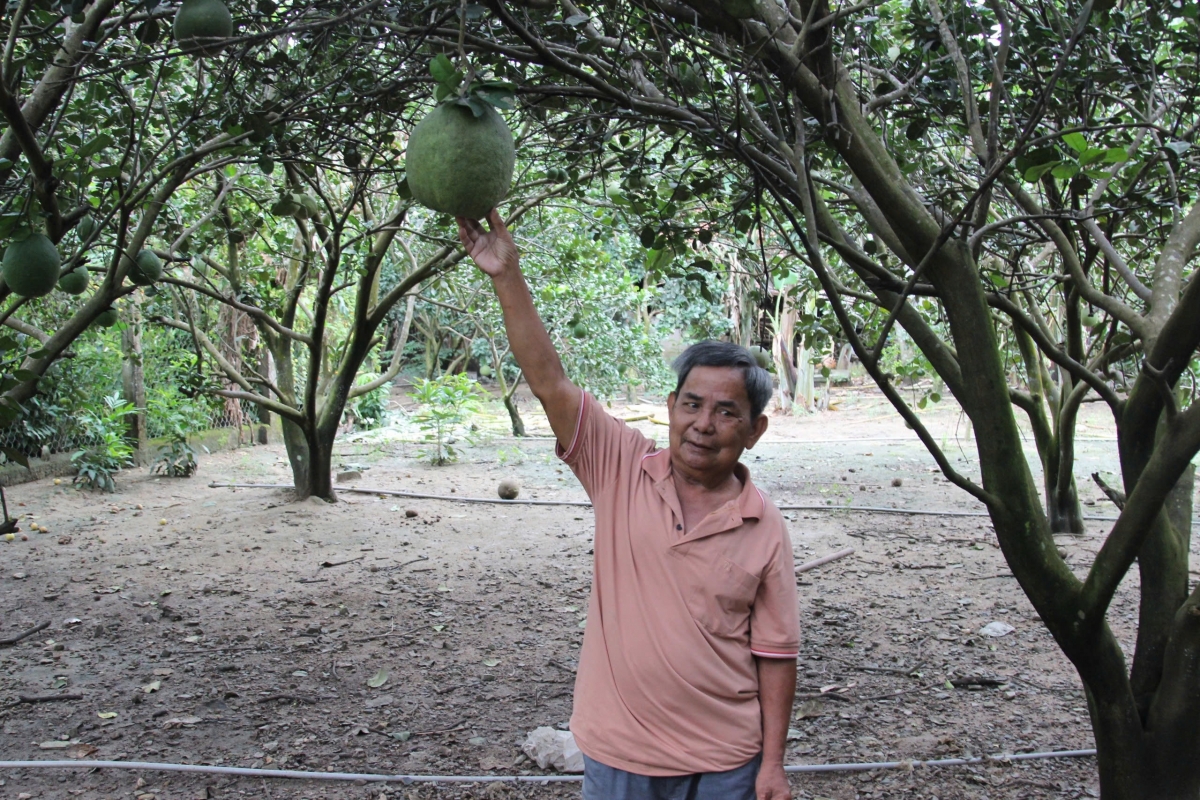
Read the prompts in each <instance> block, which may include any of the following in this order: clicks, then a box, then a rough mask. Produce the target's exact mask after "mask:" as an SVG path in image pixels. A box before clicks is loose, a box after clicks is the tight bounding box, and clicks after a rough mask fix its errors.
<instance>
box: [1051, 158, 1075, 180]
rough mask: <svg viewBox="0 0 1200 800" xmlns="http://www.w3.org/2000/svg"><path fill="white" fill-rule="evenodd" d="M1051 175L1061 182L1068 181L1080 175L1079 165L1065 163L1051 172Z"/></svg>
mask: <svg viewBox="0 0 1200 800" xmlns="http://www.w3.org/2000/svg"><path fill="white" fill-rule="evenodd" d="M1050 173H1051V174H1052V175H1054V177H1056V178H1058V179H1059V180H1067V179H1068V178H1074V177H1075V176H1076V175H1078V174H1079V165H1078V164H1072V163H1071V162H1069V161H1063V162H1061V163H1059V164H1058V165H1057V166H1056V167H1055V168H1054V169H1052V170H1050Z"/></svg>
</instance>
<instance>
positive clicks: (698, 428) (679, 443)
mask: <svg viewBox="0 0 1200 800" xmlns="http://www.w3.org/2000/svg"><path fill="white" fill-rule="evenodd" d="M667 408H668V413H669V419H670V422H671V429H670V430H671V463H672V464H673V465H674V468H675V469H676V470H679V471H680V472H681V473H682V474H683V476H684V477H685V478H688V479H690V480H695V481H699V482H701V483H705V484H708V485H710V486H715V485H717V484H719V483H720V482H721V481H723V480H724V479H725V478H727V477H728V476H729V474H730V473H731V472H733V468H734V465H736V464H737V462H738V459H739V458H741V455H742V451H743V450H746V449H748V448H751V447H753V446H754V444H755V443H756V442H757V441H758V439H759V437H760V436H762V435H763V432H764V431H766V429H767V418H766V416H764V415H761V414H760V415H759V416H758V418H757V419H752V418H751V416H750V398H749V397H748V396H747V395H746V380H745V378H744V377H743V376H742V371H741V370H740V369H737V368H736V367H693V368H692V370H691V372H689V373H688V376H687V379H686V380H685V381H684V383H683V386H681V387H680V389H679V392H678V394H676V393H674V392H672V393H671V395H670V396H669V397H668V398H667Z"/></svg>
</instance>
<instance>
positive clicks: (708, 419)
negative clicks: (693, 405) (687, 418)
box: [696, 408, 716, 431]
mask: <svg viewBox="0 0 1200 800" xmlns="http://www.w3.org/2000/svg"><path fill="white" fill-rule="evenodd" d="M715 420H716V417H715V415H714V414H713V412H712V409H709V408H701V409H700V414H699V415H698V416H697V417H696V427H697V428H699V429H700V430H702V431H711V430H713V428H714V427H715Z"/></svg>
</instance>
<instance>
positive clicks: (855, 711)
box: [0, 389, 1136, 800]
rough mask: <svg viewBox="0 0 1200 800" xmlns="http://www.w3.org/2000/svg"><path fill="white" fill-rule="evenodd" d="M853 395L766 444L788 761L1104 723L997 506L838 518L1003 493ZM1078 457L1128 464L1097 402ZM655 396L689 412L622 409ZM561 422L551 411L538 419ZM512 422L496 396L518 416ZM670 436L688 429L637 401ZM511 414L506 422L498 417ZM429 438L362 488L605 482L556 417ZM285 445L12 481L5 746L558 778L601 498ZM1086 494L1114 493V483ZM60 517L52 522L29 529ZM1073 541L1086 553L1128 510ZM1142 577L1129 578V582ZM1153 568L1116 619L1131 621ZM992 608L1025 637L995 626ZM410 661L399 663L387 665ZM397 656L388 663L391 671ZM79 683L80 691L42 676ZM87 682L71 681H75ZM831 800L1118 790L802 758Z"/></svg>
mask: <svg viewBox="0 0 1200 800" xmlns="http://www.w3.org/2000/svg"><path fill="white" fill-rule="evenodd" d="M837 395H838V397H839V398H840V402H839V404H838V405H837V406H836V410H833V411H829V412H825V413H821V414H818V415H815V416H808V417H804V418H784V417H774V418H772V421H771V430H770V432H769V433H768V435H767V437H766V439H765V440H764V441H763V442H762V443H761V444H760V445H759V446H758V447H757V448H755V450H754V451H752V452H751V453H748V454H747V458H746V461H747V463H748V465H749V467H750V469H751V473H752V475H753V476H754V477H755V480H756V482H757V483H758V485H759V486H760V487H761V488H762V489H763V490H764V491H765V492H767V493H769V494H770V495H771V496H772V498H773V499H774V500H775V502H776V503H778V504H781V505H783V504H795V505H812V506H822V507H824V508H826V509H830V510H818V511H813V510H791V511H788V512H787V516H788V518H789V520H790V526H791V531H792V538H793V542H794V545H795V552H796V560H797V562H798V563H800V562H804V561H807V560H811V559H812V558H815V557H817V556H820V555H823V554H826V553H829V552H832V551H835V550H838V549H840V548H843V547H847V546H851V547H855V548H857V550H858V552H857V553H856V554H855V555H854V556H852V557H850V558H847V559H843V560H841V561H838V562H836V563H834V564H831V565H828V566H826V567H823V568H821V569H819V570H815V571H812V572H808V573H805V574H803V575H801V576H799V577H798V583H799V589H800V597H801V614H802V619H803V621H804V625H805V637H806V640H805V644H804V647H803V655H802V658H801V662H800V673H799V683H798V691H799V696H798V699H797V717H796V720H795V721H794V723H793V725H794V731H793V736H792V741H791V742H789V746H790V753H789V761H790V762H791V763H795V764H802V763H811V764H817V763H827V762H858V761H883V760H901V759H910V758H921V759H928V758H939V757H951V756H962V755H967V754H971V755H982V754H991V753H1014V752H1021V751H1039V750H1052V749H1075V748H1087V747H1091V746H1092V739H1091V733H1090V730H1089V726H1088V721H1087V712H1086V708H1085V703H1084V699H1083V696H1082V693H1081V691H1080V689H1079V685H1078V680H1077V678H1076V676H1075V674H1074V672H1073V671H1072V669H1071V668H1070V665H1069V664H1068V663H1067V661H1066V660H1065V658H1064V657H1063V656H1062V655H1061V654H1060V653H1059V651H1058V649H1057V648H1056V646H1055V645H1054V642H1053V641H1052V640H1051V638H1050V636H1049V635H1048V634H1047V633H1046V632H1045V630H1044V629H1043V628H1042V626H1041V625H1040V623H1039V621H1038V619H1037V617H1036V615H1035V614H1034V613H1033V612H1032V609H1031V608H1030V606H1029V604H1028V602H1027V601H1026V600H1025V598H1024V596H1023V595H1022V594H1021V592H1020V591H1019V589H1018V587H1017V585H1016V582H1015V581H1014V580H1013V579H1012V578H1011V576H1010V575H1009V574H1008V570H1007V567H1006V566H1005V564H1004V562H1003V559H1002V558H1001V555H1000V553H999V550H998V549H997V547H996V543H995V537H994V534H993V533H992V531H991V528H990V525H989V523H988V520H987V519H986V518H982V517H972V516H946V515H934V516H908V515H894V514H880V513H858V512H847V511H836V512H834V511H832V509H835V508H841V507H844V506H847V505H863V506H886V507H899V508H908V509H918V510H935V511H977V510H978V508H979V506H978V504H976V503H975V502H974V501H973V500H972V499H971V498H970V497H968V496H967V495H965V494H964V493H963V492H961V491H958V490H956V489H954V488H953V487H951V486H950V485H949V484H947V483H946V482H945V480H944V479H942V478H941V476H940V475H939V474H937V472H936V471H935V470H934V469H933V468H932V466H933V462H932V459H931V458H930V457H929V455H928V454H927V453H926V452H925V451H924V450H923V449H922V448H921V446H920V445H919V443H918V442H917V441H916V440H915V437H913V435H912V433H911V432H909V431H906V430H905V429H904V426H903V424H902V423H898V422H897V421H896V420H895V418H894V417H893V416H892V415H891V414H890V412H889V411H888V409H887V407H886V406H885V405H884V404H883V403H882V401H881V400H880V398H879V397H878V396H877V395H876V394H875V393H873V392H871V391H869V390H849V389H843V390H839V391H838V392H837ZM1089 411H1091V412H1092V413H1094V414H1095V416H1092V417H1087V418H1086V419H1085V424H1084V426H1083V429H1082V435H1083V436H1084V437H1085V441H1083V442H1081V443H1080V464H1079V466H1078V474H1079V475H1080V478H1081V489H1082V492H1083V494H1084V495H1085V496H1087V497H1088V498H1089V504H1091V503H1093V502H1094V501H1093V500H1092V498H1093V496H1095V495H1098V494H1099V492H1096V491H1093V487H1092V486H1091V485H1090V484H1085V483H1083V479H1084V478H1085V477H1086V476H1087V475H1088V474H1089V473H1090V472H1092V471H1093V470H1095V469H1101V470H1105V469H1107V470H1111V469H1112V468H1113V466H1114V464H1115V454H1114V452H1113V450H1114V445H1113V442H1112V441H1111V439H1108V438H1106V437H1111V430H1110V429H1109V427H1108V426H1107V424H1106V422H1105V421H1104V419H1103V417H1101V416H1099V409H1089ZM614 412H615V413H618V414H621V415H624V416H637V415H640V414H645V413H647V412H657V413H658V414H659V415H660V416H661V417H663V418H665V413H664V411H663V410H662V409H659V408H657V407H656V406H653V405H638V406H630V407H625V406H618V407H616V408H614ZM526 416H527V420H528V421H529V422H530V423H531V427H532V428H533V429H534V430H533V432H534V433H538V432H541V433H546V432H548V429H547V428H546V427H545V422H544V419H543V418H541V417H540V415H536V414H535V413H534V412H533V410H532V408H529V409H528V410H527V412H526ZM929 420H930V424H931V425H932V426H933V429H934V430H935V432H936V434H937V436H938V437H939V439H940V440H941V441H943V442H944V443H945V446H946V449H947V451H948V452H949V453H950V455H951V456H952V458H953V459H954V461H955V464H956V466H957V467H958V468H959V469H961V470H963V471H964V472H966V473H967V474H977V469H976V463H975V460H974V455H973V448H972V446H971V437H970V432H969V430H968V429H967V427H966V426H965V424H964V422H963V420H962V419H961V417H960V416H959V415H958V414H957V413H956V412H955V410H954V409H953V408H950V407H948V406H946V405H945V404H942V405H941V406H939V407H938V408H937V409H936V410H933V411H931V413H930V414H929ZM491 424H492V426H493V428H495V427H496V425H497V424H499V420H498V419H495V420H492V421H491ZM634 424H635V425H637V426H639V427H640V428H641V429H643V430H645V431H646V432H647V433H648V434H650V435H660V436H664V435H665V428H662V427H659V426H656V425H654V424H653V423H652V422H650V421H640V422H637V423H634ZM484 427H485V428H486V427H487V426H486V425H485V426H484ZM418 449H419V447H418V446H417V445H415V444H413V443H411V442H409V441H399V440H397V437H396V435H395V434H392V435H391V436H388V435H379V434H373V435H369V436H365V437H348V438H346V439H345V440H343V441H342V442H341V444H340V445H339V450H338V452H339V460H340V462H341V465H342V466H343V467H357V468H359V469H360V470H361V471H362V473H363V475H362V477H361V478H359V479H357V480H352V481H351V482H349V483H345V484H342V486H343V487H350V486H354V487H366V488H378V489H394V490H407V491H414V492H424V493H431V494H444V495H450V494H451V493H454V494H457V495H460V496H484V497H491V496H494V494H495V489H496V485H497V483H498V481H499V480H500V479H501V478H503V477H508V476H516V477H517V478H519V480H520V481H521V484H522V487H523V489H522V498H523V499H526V498H536V499H540V500H553V499H571V500H580V499H586V498H585V497H584V495H583V492H582V490H581V489H580V488H579V487H578V485H577V484H576V483H575V481H574V478H573V477H572V476H571V474H570V473H569V471H567V470H566V469H565V468H564V467H563V466H562V465H561V464H559V463H558V462H557V461H556V460H555V459H554V457H553V451H552V443H551V441H549V440H548V439H532V440H525V441H515V440H512V439H506V438H502V437H493V438H490V439H487V440H486V441H483V442H481V443H479V444H477V445H475V446H469V447H466V448H465V450H464V453H463V457H462V459H461V460H460V462H459V463H457V464H454V465H451V466H445V467H432V466H429V465H427V464H426V463H424V462H422V461H421V460H420V459H419V458H418V457H417V451H418ZM289 480H290V476H289V473H288V471H287V466H286V462H285V460H284V454H283V450H282V447H281V446H279V445H274V444H272V445H268V446H265V447H253V448H244V449H241V450H237V451H233V452H228V453H222V454H216V455H211V456H205V457H203V458H202V460H201V471H200V473H199V474H198V475H197V476H196V477H195V478H192V479H168V478H161V477H157V476H154V475H151V474H149V473H148V472H147V471H145V470H140V471H130V472H126V473H122V475H121V476H120V477H119V479H118V487H119V488H118V491H117V493H116V494H114V495H99V494H92V493H87V492H79V491H76V490H75V489H73V488H72V487H71V486H70V485H69V482H66V481H64V483H63V484H62V485H55V484H54V483H53V482H52V481H49V480H46V481H41V482H38V483H31V484H26V485H22V486H17V487H13V488H12V489H11V490H10V491H9V492H8V500H9V506H10V509H13V510H14V511H15V512H19V513H21V514H23V515H25V519H24V521H23V524H22V528H23V532H24V533H25V534H27V535H28V537H29V538H28V541H21V540H20V539H18V540H17V541H15V542H12V543H9V544H7V545H3V546H0V560H2V566H0V569H2V572H0V581H2V582H0V586H3V594H2V596H3V598H4V611H5V614H4V618H3V622H2V623H0V638H3V637H6V636H11V635H13V634H15V633H18V632H21V631H25V630H27V629H29V628H30V627H32V626H34V625H36V624H38V623H41V622H46V621H48V622H50V625H49V627H48V628H46V629H45V630H42V631H40V632H38V633H37V634H36V635H34V636H30V637H28V638H25V639H23V640H22V641H20V642H18V643H17V644H15V645H13V646H10V647H5V648H0V704H3V705H2V706H0V724H2V726H3V728H2V733H0V758H4V759H14V760H15V759H22V760H23V759H52V758H68V757H76V758H78V757H84V758H92V759H120V760H127V761H163V762H174V763H196V764H200V763H203V764H222V765H227V766H240V767H267V768H288V769H302V770H329V771H342V772H373V773H393V774H395V773H403V774H465V775H480V774H486V775H501V774H512V775H516V774H520V775H537V774H542V772H541V771H540V770H538V769H537V767H536V765H531V764H530V763H529V762H528V761H527V760H525V758H524V757H523V756H522V754H521V751H520V744H521V742H522V741H523V740H524V738H525V736H526V734H527V733H528V732H529V731H531V730H533V729H534V728H536V727H538V726H541V725H551V726H554V725H560V724H565V722H566V720H567V719H568V717H569V715H570V706H571V687H572V678H573V675H572V670H573V668H574V665H575V662H576V657H577V654H578V649H579V645H580V642H581V639H582V633H583V625H584V616H585V614H584V612H585V610H586V607H587V594H588V591H589V586H590V573H591V562H590V557H589V548H590V539H591V524H592V516H591V511H590V509H587V508H577V507H562V506H524V505H515V504H514V505H510V506H495V505H472V504H465V503H459V502H446V501H439V500H411V499H400V498H394V497H380V496H377V495H373V494H351V493H342V494H341V499H340V502H338V503H336V504H333V505H328V504H325V503H323V502H320V501H306V502H302V503H293V502H291V501H290V496H289V493H288V492H287V491H284V490H276V489H228V488H210V487H209V486H208V484H209V482H211V481H223V482H256V483H286V482H288V481H289ZM1087 511H1088V512H1089V513H1094V514H1096V515H1101V516H1103V515H1111V514H1112V513H1113V510H1112V507H1111V506H1109V505H1108V504H1107V503H1106V502H1104V501H1099V502H1095V504H1094V505H1089V506H1088V508H1087ZM32 523H37V524H38V525H39V526H44V527H45V528H47V529H48V532H34V531H32V530H31V524H32ZM1092 526H1093V530H1092V532H1091V534H1090V535H1088V536H1084V537H1078V538H1075V537H1061V539H1060V545H1061V547H1062V548H1063V549H1064V552H1066V554H1067V557H1068V560H1069V562H1070V563H1071V564H1072V565H1075V566H1076V567H1077V569H1078V570H1079V571H1080V572H1081V573H1082V571H1083V570H1084V569H1085V568H1086V565H1087V563H1088V562H1089V560H1090V555H1091V553H1093V552H1094V551H1095V549H1096V548H1097V547H1098V545H1099V542H1100V538H1099V534H1100V533H1101V532H1102V531H1103V530H1104V526H1105V523H1104V522H1102V521H1096V522H1093V523H1092ZM1127 583H1132V581H1131V582H1127ZM1135 590H1136V585H1127V586H1125V587H1123V589H1122V592H1121V595H1120V597H1119V599H1118V602H1117V603H1116V604H1115V606H1114V608H1115V613H1114V625H1115V627H1116V629H1117V631H1118V634H1119V635H1120V636H1121V638H1122V640H1123V641H1129V640H1130V637H1131V629H1130V625H1131V623H1132V620H1133V615H1134V610H1135V608H1136V605H1135V603H1134V600H1135V597H1136V595H1135V594H1133V592H1134V591H1135ZM991 622H1003V623H1007V624H1008V625H1011V626H1012V627H1013V628H1014V630H1013V631H1012V632H1011V633H1009V634H1007V635H1005V636H1001V637H998V638H990V637H987V636H984V635H981V634H980V633H979V631H980V629H981V628H983V627H984V626H985V625H987V624H988V623H991ZM385 673H386V681H384V682H383V683H382V685H378V686H372V685H371V684H376V683H378V682H379V680H378V679H379V678H382V677H383V676H384V674H385ZM372 678H376V680H371V679H372ZM49 695H62V696H63V697H62V698H61V699H58V700H56V701H52V702H35V703H28V702H21V698H22V697H43V696H49ZM71 698H73V699H71ZM793 787H794V789H795V791H796V795H797V797H807V798H818V797H823V798H839V799H840V798H856V797H872V798H874V797H897V798H899V797H903V798H934V797H937V798H942V800H945V799H946V798H960V797H961V798H1025V797H1039V798H1041V797H1054V798H1060V797H1061V798H1075V797H1095V796H1098V792H1097V790H1096V789H1097V783H1096V778H1095V765H1094V761H1093V760H1092V759H1077V760H1054V761H1044V762H1027V763H1021V764H1014V765H1003V766H1002V765H987V766H972V767H954V768H942V769H928V768H918V769H916V770H912V771H906V770H893V771H888V772H882V771H880V772H863V773H838V774H832V775H823V776H796V777H794V779H793ZM234 796H252V797H272V798H274V797H280V798H284V797H286V798H380V797H387V798H392V800H394V799H395V798H398V797H412V798H433V797H481V798H482V797H487V798H495V797H529V798H535V797H536V798H542V797H546V798H549V797H578V796H579V788H578V784H562V785H557V786H554V785H550V786H546V785H522V786H513V785H491V786H481V785H459V786H438V787H434V786H421V787H415V786H412V787H404V786H399V785H395V784H393V785H391V786H389V787H386V788H383V787H381V786H380V785H376V784H366V785H355V784H351V783H326V782H317V781H290V782H287V781H279V780H273V781H264V780H261V779H248V778H224V777H212V776H189V775H178V774H176V775H170V774H164V773H160V772H152V771H146V772H142V773H137V772H130V771H114V770H109V771H89V772H84V771H69V772H65V771H48V770H39V771H35V770H6V771H3V772H0V797H3V798H31V797H39V798H41V797H44V798H74V797H79V798H118V797H121V798H124V797H135V798H140V800H148V798H187V799H188V800H191V799H192V798H208V797H234Z"/></svg>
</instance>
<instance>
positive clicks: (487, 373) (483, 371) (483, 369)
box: [479, 364, 496, 378]
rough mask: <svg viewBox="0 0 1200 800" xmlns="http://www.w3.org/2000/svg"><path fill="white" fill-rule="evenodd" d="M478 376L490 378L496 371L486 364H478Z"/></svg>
mask: <svg viewBox="0 0 1200 800" xmlns="http://www.w3.org/2000/svg"><path fill="white" fill-rule="evenodd" d="M479 374H480V376H481V377H484V378H490V377H492V376H493V375H495V374H496V371H495V370H494V369H492V368H491V367H489V366H488V365H487V364H480V365H479Z"/></svg>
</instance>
